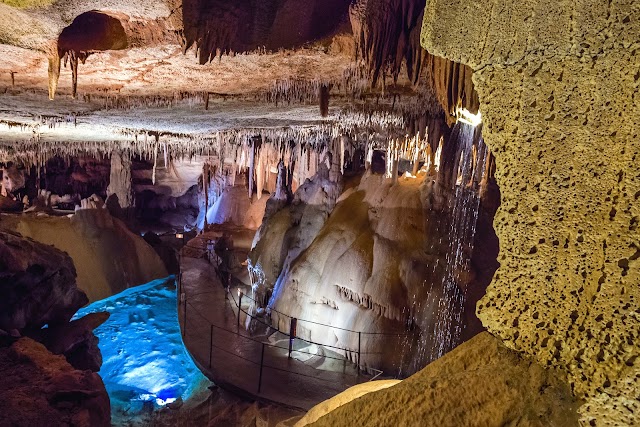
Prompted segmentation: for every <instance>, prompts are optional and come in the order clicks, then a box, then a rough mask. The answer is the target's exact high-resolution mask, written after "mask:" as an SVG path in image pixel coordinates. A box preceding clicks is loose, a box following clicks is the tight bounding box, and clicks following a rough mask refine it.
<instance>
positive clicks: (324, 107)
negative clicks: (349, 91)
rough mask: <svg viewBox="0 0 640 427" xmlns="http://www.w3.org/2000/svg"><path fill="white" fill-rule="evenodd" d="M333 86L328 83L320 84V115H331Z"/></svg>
mask: <svg viewBox="0 0 640 427" xmlns="http://www.w3.org/2000/svg"><path fill="white" fill-rule="evenodd" d="M330 91H331V87H330V86H328V85H322V86H320V115H321V116H322V117H327V116H328V115H329V97H330V96H331V95H330Z"/></svg>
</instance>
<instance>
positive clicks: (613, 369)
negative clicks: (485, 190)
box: [422, 0, 640, 425]
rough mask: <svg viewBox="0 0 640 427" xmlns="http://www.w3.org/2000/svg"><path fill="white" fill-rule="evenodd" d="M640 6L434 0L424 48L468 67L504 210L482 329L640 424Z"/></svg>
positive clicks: (590, 409)
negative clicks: (556, 369) (496, 264)
mask: <svg viewBox="0 0 640 427" xmlns="http://www.w3.org/2000/svg"><path fill="white" fill-rule="evenodd" d="M639 35H640V8H638V7H637V4H636V3H634V2H629V1H620V0H613V1H610V2H600V1H596V0H578V1H573V0H571V1H568V0H560V1H556V0H554V1H550V0H537V1H530V2H520V1H516V0H490V1H488V2H485V3H482V4H479V3H477V2H468V1H463V0H430V1H429V2H427V8H426V9H425V21H424V27H423V32H422V45H423V46H424V47H425V48H426V49H428V50H429V51H430V52H431V53H433V54H435V55H441V56H446V57H447V58H449V59H452V60H454V61H459V62H462V63H466V64H468V65H470V66H471V67H472V68H473V69H474V77H473V80H474V83H475V86H476V89H477V91H478V94H479V97H480V111H481V112H482V117H483V123H484V128H483V134H484V137H485V141H486V142H487V144H488V145H489V147H490V149H491V151H492V153H493V154H494V155H495V158H496V178H497V181H498V185H499V186H500V192H501V194H502V204H501V207H500V209H499V211H498V213H497V215H496V218H495V222H494V226H495V228H496V232H497V234H498V237H499V239H500V255H499V259H498V261H499V262H500V268H499V269H498V271H497V272H496V274H495V277H494V279H493V282H492V284H491V286H490V287H489V289H488V290H487V294H486V295H485V297H484V298H483V299H482V300H481V301H480V302H479V303H478V307H477V311H478V316H479V317H480V319H481V320H482V322H483V324H484V325H485V326H486V327H487V328H488V329H489V331H491V332H492V333H494V334H495V335H497V336H499V337H500V338H501V339H502V340H503V341H504V342H505V343H506V344H507V345H508V346H509V347H512V348H514V349H516V350H519V351H522V352H525V353H527V354H528V355H530V356H532V357H534V358H535V359H536V360H537V361H538V362H539V363H541V364H542V365H543V366H554V367H560V368H561V369H563V370H564V371H565V372H566V373H567V374H568V381H569V383H570V385H571V386H572V388H573V391H574V393H575V394H576V395H577V396H579V397H583V398H585V399H586V403H585V405H583V406H582V408H581V409H580V412H581V417H582V422H584V423H585V424H590V425H605V424H609V425H632V424H634V423H635V422H637V418H636V417H638V416H639V415H638V414H640V401H638V398H637V396H638V394H639V390H640V358H639V357H638V356H640V346H638V342H640V336H639V331H640V316H639V315H638V306H639V303H640V286H639V285H638V284H639V283H640V230H639V229H638V223H639V219H640V203H638V199H639V198H640V138H638V127H637V123H638V120H639V119H640V91H639V86H640V72H639V71H638V70H639V69H640V49H639V48H638V47H639V46H638V39H639Z"/></svg>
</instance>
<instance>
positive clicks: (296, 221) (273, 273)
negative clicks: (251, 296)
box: [249, 156, 343, 301]
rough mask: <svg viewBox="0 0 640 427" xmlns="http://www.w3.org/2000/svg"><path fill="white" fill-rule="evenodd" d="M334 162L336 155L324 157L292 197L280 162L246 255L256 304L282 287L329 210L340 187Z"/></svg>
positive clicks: (322, 223) (335, 199)
mask: <svg viewBox="0 0 640 427" xmlns="http://www.w3.org/2000/svg"><path fill="white" fill-rule="evenodd" d="M334 160H336V161H337V158H336V156H334V157H332V156H328V157H326V158H325V160H324V161H323V162H322V163H321V164H320V166H319V171H318V172H317V173H316V174H315V175H314V176H313V177H311V178H310V179H307V180H306V181H305V182H304V183H303V184H302V185H301V186H300V187H299V188H298V189H297V190H296V191H295V193H294V194H293V197H291V194H290V188H289V187H288V186H286V185H285V184H284V182H283V180H284V177H285V176H286V175H287V172H286V170H285V169H284V167H283V164H282V162H281V163H280V165H279V169H280V174H279V177H278V179H277V184H276V189H275V191H274V192H273V194H272V195H271V197H270V198H269V200H268V202H267V204H266V213H265V215H264V219H263V220H262V225H261V226H260V228H259V229H258V231H257V232H256V235H255V237H254V242H253V245H252V250H251V253H250V254H249V263H250V265H249V271H250V274H251V280H252V284H253V285H254V288H255V290H256V292H257V293H258V298H257V299H258V300H259V301H262V300H263V298H264V296H265V295H270V294H271V292H272V291H273V290H274V288H275V287H277V286H279V284H280V285H282V283H281V282H282V281H283V280H284V278H285V277H286V276H287V274H288V272H289V269H290V267H291V265H292V263H293V262H294V260H295V259H296V258H297V257H298V256H299V255H300V254H301V253H302V252H303V251H304V250H306V249H307V248H308V247H309V245H310V244H311V242H313V240H314V239H315V238H316V236H317V234H318V232H319V231H320V230H321V229H322V227H323V226H324V224H325V222H326V221H327V218H328V217H329V214H330V213H331V211H332V210H333V208H334V206H335V204H336V201H337V199H338V196H339V195H340V193H341V192H342V185H343V184H342V175H341V174H340V172H339V171H340V169H339V166H338V163H337V162H336V161H334ZM330 169H331V170H332V171H333V172H334V173H333V174H332V173H331V171H330Z"/></svg>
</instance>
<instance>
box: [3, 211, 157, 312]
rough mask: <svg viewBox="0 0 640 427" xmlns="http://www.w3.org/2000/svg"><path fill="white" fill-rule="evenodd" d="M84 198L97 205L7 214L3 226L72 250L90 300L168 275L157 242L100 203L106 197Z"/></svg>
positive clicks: (67, 250) (76, 266)
mask: <svg viewBox="0 0 640 427" xmlns="http://www.w3.org/2000/svg"><path fill="white" fill-rule="evenodd" d="M83 204H84V205H85V206H87V207H91V209H80V210H78V211H77V212H76V213H75V214H74V215H72V216H70V217H67V216H64V217H59V216H58V217H54V216H33V215H21V216H6V217H3V219H2V224H1V226H2V228H4V229H9V230H13V231H17V232H19V233H21V234H22V235H23V236H26V237H30V238H32V239H34V240H36V241H38V242H42V243H46V244H50V245H53V246H54V247H56V248H57V249H60V250H62V251H66V252H67V253H68V254H69V256H70V257H71V259H73V263H74V264H75V268H76V270H77V273H78V287H79V288H80V289H82V290H83V291H84V292H85V293H86V294H87V296H88V297H89V301H96V300H99V299H103V298H106V297H109V296H111V295H114V294H116V293H118V292H120V291H123V290H124V289H126V288H129V287H131V286H136V285H140V284H142V283H147V282H149V281H151V280H153V279H157V278H160V277H165V276H166V275H167V270H166V268H165V266H164V264H163V262H162V260H161V259H160V258H159V257H158V255H157V254H156V252H155V251H154V250H153V248H152V247H150V246H149V245H148V244H147V243H146V242H145V241H144V240H143V239H142V238H141V237H140V236H136V235H135V234H133V233H132V232H131V231H129V230H128V229H127V227H126V226H125V225H124V223H123V222H122V221H120V220H118V219H116V218H113V217H112V216H111V215H110V214H109V212H108V211H107V209H104V208H97V206H98V205H99V204H101V201H99V200H97V199H96V200H94V201H86V202H85V201H83ZM83 304H84V303H83ZM83 304H81V305H83ZM74 312H75V311H74ZM72 314H73V313H72Z"/></svg>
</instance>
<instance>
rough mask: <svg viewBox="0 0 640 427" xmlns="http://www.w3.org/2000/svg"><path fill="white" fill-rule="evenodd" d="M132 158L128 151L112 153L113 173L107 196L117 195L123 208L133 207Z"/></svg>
mask: <svg viewBox="0 0 640 427" xmlns="http://www.w3.org/2000/svg"><path fill="white" fill-rule="evenodd" d="M131 184H132V181H131V158H130V157H129V154H128V153H125V152H123V151H120V150H116V151H114V152H113V153H112V154H111V173H110V178H109V186H108V187H107V196H110V195H112V194H113V195H115V196H116V197H117V198H118V203H119V205H120V207H121V208H123V209H126V208H131V207H133V204H134V200H133V191H132V186H131Z"/></svg>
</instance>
